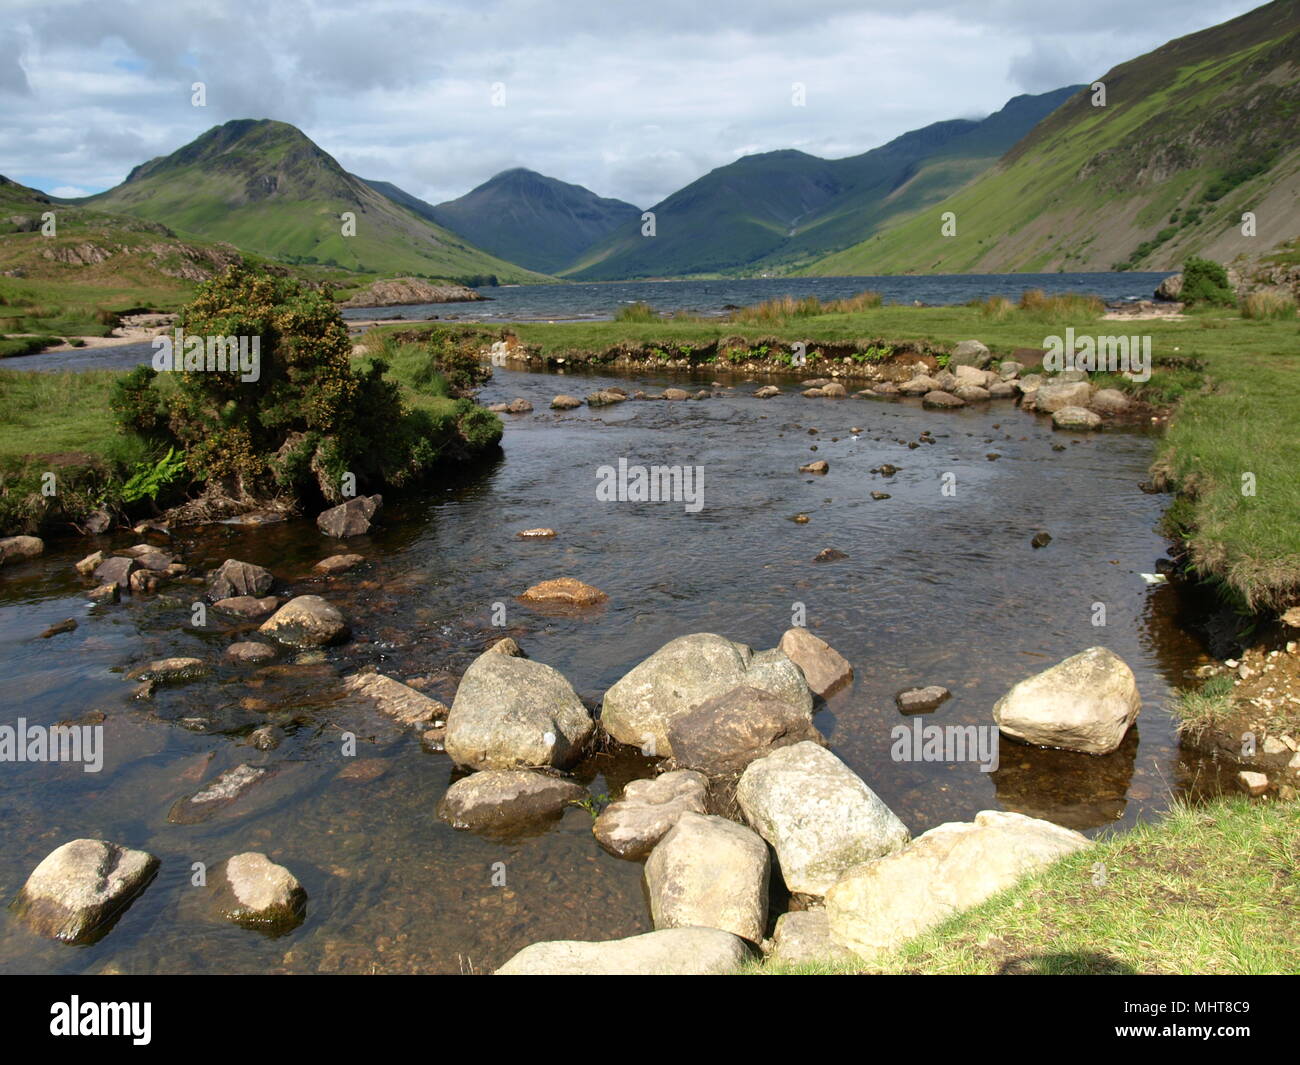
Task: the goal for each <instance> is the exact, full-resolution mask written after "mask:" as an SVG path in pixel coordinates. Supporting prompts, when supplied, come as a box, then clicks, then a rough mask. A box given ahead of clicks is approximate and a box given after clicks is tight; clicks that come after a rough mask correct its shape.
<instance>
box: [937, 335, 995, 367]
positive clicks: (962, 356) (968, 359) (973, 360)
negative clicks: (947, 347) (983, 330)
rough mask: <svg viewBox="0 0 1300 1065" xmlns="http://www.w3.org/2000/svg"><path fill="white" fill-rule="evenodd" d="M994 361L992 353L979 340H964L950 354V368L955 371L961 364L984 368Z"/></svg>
mask: <svg viewBox="0 0 1300 1065" xmlns="http://www.w3.org/2000/svg"><path fill="white" fill-rule="evenodd" d="M992 361H993V355H992V353H991V352H990V351H989V349H988V348H986V347H985V346H984V345H983V344H981V343H980V342H979V341H978V340H963V341H962V342H961V343H960V344H958V345H957V346H956V347H955V348H953V349H952V354H951V355H949V356H948V368H949V369H951V370H954V371H955V370H956V369H957V367H959V366H974V367H975V368H976V369H978V370H983V369H984V368H985V367H986V366H988V364H989V363H990V362H992Z"/></svg>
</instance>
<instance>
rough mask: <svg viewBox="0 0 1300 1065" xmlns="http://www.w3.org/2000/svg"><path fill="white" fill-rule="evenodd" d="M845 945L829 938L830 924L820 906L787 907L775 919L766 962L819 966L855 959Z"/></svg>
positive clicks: (771, 963)
mask: <svg viewBox="0 0 1300 1065" xmlns="http://www.w3.org/2000/svg"><path fill="white" fill-rule="evenodd" d="M857 960H858V956H857V955H856V954H854V953H853V951H851V950H849V949H848V947H841V946H840V945H839V944H838V943H833V942H832V941H831V924H830V921H829V919H828V918H827V917H826V911H825V910H824V909H817V910H791V911H790V912H789V913H783V914H781V916H780V917H778V918H777V919H776V929H775V930H774V931H773V932H772V950H771V952H770V953H769V954H768V956H767V962H768V964H769V965H819V964H825V963H826V962H835V961H857Z"/></svg>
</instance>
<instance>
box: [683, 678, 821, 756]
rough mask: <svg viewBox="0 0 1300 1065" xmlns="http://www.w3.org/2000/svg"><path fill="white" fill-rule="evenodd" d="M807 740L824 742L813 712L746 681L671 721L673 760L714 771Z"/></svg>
mask: <svg viewBox="0 0 1300 1065" xmlns="http://www.w3.org/2000/svg"><path fill="white" fill-rule="evenodd" d="M805 740H810V741H812V742H814V743H821V742H823V740H822V735H821V733H820V732H818V731H817V729H816V728H815V727H814V726H813V720H812V714H811V713H809V712H807V711H805V710H804V709H803V708H802V707H798V706H795V705H793V704H792V703H789V702H787V701H786V700H785V699H782V698H780V697H779V696H776V695H773V694H772V693H771V692H769V691H764V690H763V689H762V688H753V687H750V686H749V685H745V684H742V685H740V686H739V687H736V688H732V689H731V691H728V692H723V693H722V694H721V695H715V696H713V697H712V698H711V699H706V700H704V702H702V703H701V704H700V705H699V706H697V707H695V709H693V710H689V711H687V712H686V713H684V714H680V715H678V716H677V717H674V718H673V719H672V720H671V721H669V722H668V742H669V745H670V746H671V748H672V752H673V764H674V765H678V766H681V767H683V768H685V769H697V770H699V771H700V772H701V773H706V774H708V775H709V776H711V777H720V776H729V775H731V774H734V773H739V772H741V771H742V770H743V769H744V768H745V767H746V766H747V765H749V763H750V762H752V761H754V759H755V758H762V757H763V756H764V755H767V754H770V753H771V752H772V751H774V750H776V749H777V748H779V747H788V746H790V745H791V744H795V743H801V742H803V741H805Z"/></svg>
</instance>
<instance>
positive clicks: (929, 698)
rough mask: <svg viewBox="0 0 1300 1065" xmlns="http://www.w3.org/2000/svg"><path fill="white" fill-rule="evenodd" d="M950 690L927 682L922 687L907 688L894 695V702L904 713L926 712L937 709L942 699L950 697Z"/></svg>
mask: <svg viewBox="0 0 1300 1065" xmlns="http://www.w3.org/2000/svg"><path fill="white" fill-rule="evenodd" d="M951 696H952V692H950V691H949V690H948V689H947V688H944V687H941V686H940V685H938V684H929V685H927V686H926V687H924V688H909V689H907V691H901V692H899V693H898V694H897V695H895V696H894V702H895V703H897V704H898V709H899V711H900V712H901V713H904V714H928V713H929V712H930V711H931V710H937V709H938V708H939V706H940V705H941V704H942V703H943V702H944V700H946V699H949V698H951Z"/></svg>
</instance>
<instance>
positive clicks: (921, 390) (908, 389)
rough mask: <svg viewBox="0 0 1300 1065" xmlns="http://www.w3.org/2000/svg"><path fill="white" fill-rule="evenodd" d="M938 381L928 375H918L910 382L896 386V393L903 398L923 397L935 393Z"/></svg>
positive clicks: (937, 388)
mask: <svg viewBox="0 0 1300 1065" xmlns="http://www.w3.org/2000/svg"><path fill="white" fill-rule="evenodd" d="M939 387H940V386H939V381H938V380H937V379H936V378H933V377H930V376H929V375H928V374H918V375H917V376H916V377H913V378H912V379H911V380H910V381H905V382H904V383H903V384H901V385H899V386H898V391H899V392H900V393H902V394H903V395H905V396H924V395H925V394H926V393H927V392H937V391H938V390H939Z"/></svg>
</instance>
